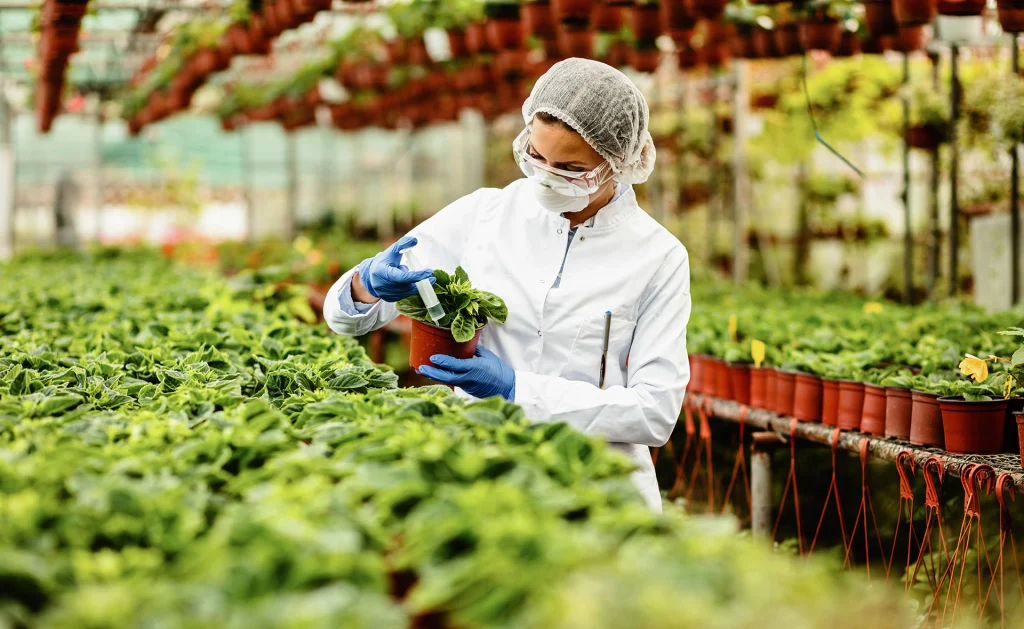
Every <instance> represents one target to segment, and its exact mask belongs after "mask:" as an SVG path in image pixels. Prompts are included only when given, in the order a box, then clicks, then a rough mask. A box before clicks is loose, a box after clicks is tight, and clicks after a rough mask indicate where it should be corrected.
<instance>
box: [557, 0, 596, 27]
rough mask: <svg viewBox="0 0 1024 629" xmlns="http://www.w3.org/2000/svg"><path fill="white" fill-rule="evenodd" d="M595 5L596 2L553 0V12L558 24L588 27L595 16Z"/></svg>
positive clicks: (591, 0) (592, 0) (587, 0)
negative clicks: (567, 23)
mask: <svg viewBox="0 0 1024 629" xmlns="http://www.w3.org/2000/svg"><path fill="white" fill-rule="evenodd" d="M594 4H595V2H594V0H551V12H552V13H553V14H554V18H555V20H556V21H558V22H562V23H566V22H569V23H573V24H576V25H579V26H586V25H589V24H590V19H591V17H592V16H593V13H594Z"/></svg>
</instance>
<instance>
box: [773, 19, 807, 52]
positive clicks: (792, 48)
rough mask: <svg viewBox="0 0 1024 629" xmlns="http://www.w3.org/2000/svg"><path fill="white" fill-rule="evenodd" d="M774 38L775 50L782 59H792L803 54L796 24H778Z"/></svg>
mask: <svg viewBox="0 0 1024 629" xmlns="http://www.w3.org/2000/svg"><path fill="white" fill-rule="evenodd" d="M772 37H773V38H774V40H775V50H776V52H778V54H779V56H781V57H792V56H794V55H799V54H800V53H802V52H803V50H801V48H800V32H799V30H798V29H797V26H796V24H776V25H775V29H774V30H773V31H772Z"/></svg>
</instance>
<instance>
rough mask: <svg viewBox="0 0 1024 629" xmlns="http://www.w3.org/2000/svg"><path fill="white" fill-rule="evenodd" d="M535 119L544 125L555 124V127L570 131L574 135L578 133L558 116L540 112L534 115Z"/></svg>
mask: <svg viewBox="0 0 1024 629" xmlns="http://www.w3.org/2000/svg"><path fill="white" fill-rule="evenodd" d="M533 119H534V120H540V121H541V122H543V123H544V124H553V125H556V126H559V127H562V128H563V129H566V130H568V131H572V132H573V133H575V132H576V129H573V128H572V127H570V126H569V123H567V122H566V121H564V120H562V119H561V118H559V117H558V116H553V115H551V114H549V113H548V112H546V111H538V112H537V113H535V114H533Z"/></svg>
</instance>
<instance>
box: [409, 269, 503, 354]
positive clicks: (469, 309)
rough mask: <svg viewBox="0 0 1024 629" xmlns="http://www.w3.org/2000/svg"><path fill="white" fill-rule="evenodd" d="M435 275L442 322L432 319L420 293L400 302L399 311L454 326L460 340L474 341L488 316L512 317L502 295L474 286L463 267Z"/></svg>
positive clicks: (413, 316)
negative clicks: (449, 272)
mask: <svg viewBox="0 0 1024 629" xmlns="http://www.w3.org/2000/svg"><path fill="white" fill-rule="evenodd" d="M434 277H435V278H437V282H435V284H434V292H435V293H436V294H437V299H438V301H439V302H441V306H442V307H443V308H444V313H445V315H444V318H443V319H441V321H440V322H437V323H435V322H434V320H433V319H431V318H430V316H429V315H428V314H427V308H426V306H425V305H424V304H423V299H422V298H420V296H419V295H413V296H412V297H406V298H405V299H403V300H401V301H400V302H398V311H399V312H401V313H402V314H404V315H405V316H407V317H410V318H412V319H415V320H417V321H422V322H423V323H429V324H430V325H439V326H440V327H442V328H448V329H450V330H451V331H452V336H453V337H454V338H455V340H456V341H458V342H459V343H465V342H466V341H469V340H472V338H473V337H474V336H475V335H476V331H477V330H479V329H480V328H482V327H484V326H485V325H487V320H488V319H493V320H494V321H497V322H498V323H504V322H505V319H506V318H507V317H508V308H507V307H506V306H505V302H504V301H503V300H502V299H501V297H498V296H497V295H495V294H493V293H488V292H487V291H482V290H477V289H475V288H473V285H472V284H471V283H470V281H469V275H468V274H467V273H466V271H465V270H464V269H463V268H462V267H461V266H460V267H457V268H456V269H455V273H454V274H453V275H449V274H448V273H447V272H445V271H443V270H441V269H436V270H434Z"/></svg>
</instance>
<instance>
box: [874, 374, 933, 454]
mask: <svg viewBox="0 0 1024 629" xmlns="http://www.w3.org/2000/svg"><path fill="white" fill-rule="evenodd" d="M925 383H926V378H925V377H924V376H922V375H914V374H913V373H911V372H910V371H907V370H904V371H900V372H898V373H895V374H890V375H889V376H887V377H886V378H885V379H884V380H883V381H882V385H883V386H884V387H885V436H886V437H895V438H897V439H903V440H907V439H910V426H911V420H912V416H913V415H912V411H913V406H914V398H913V394H912V390H913V389H920V388H921V387H923V386H925Z"/></svg>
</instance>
